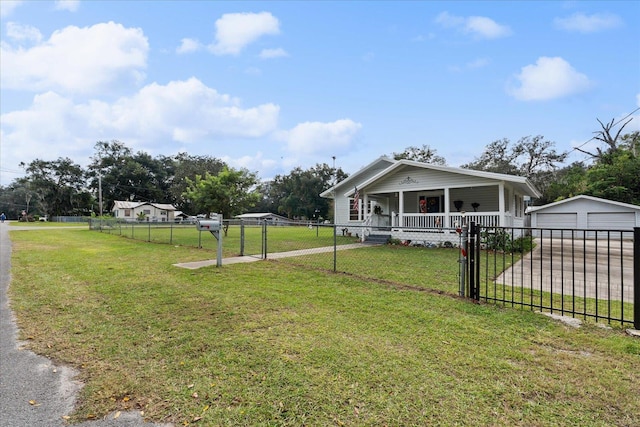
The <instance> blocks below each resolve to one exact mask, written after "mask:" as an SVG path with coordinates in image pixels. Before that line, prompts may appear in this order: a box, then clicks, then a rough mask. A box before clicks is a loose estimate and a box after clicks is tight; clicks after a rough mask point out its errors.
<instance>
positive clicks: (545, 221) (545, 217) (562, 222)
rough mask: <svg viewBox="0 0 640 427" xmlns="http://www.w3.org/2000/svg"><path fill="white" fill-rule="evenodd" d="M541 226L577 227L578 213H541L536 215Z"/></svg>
mask: <svg viewBox="0 0 640 427" xmlns="http://www.w3.org/2000/svg"><path fill="white" fill-rule="evenodd" d="M536 220H537V225H536V227H539V228H565V229H566V228H577V227H578V214H577V213H575V212H572V213H539V214H537V216H536Z"/></svg>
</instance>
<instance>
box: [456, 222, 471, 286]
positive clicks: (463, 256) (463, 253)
mask: <svg viewBox="0 0 640 427" xmlns="http://www.w3.org/2000/svg"><path fill="white" fill-rule="evenodd" d="M468 239H469V226H468V225H467V224H462V247H461V248H460V289H459V291H458V293H459V294H460V296H461V297H463V296H464V293H465V290H466V288H467V279H466V273H467V249H468Z"/></svg>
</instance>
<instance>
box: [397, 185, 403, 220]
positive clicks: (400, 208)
mask: <svg viewBox="0 0 640 427" xmlns="http://www.w3.org/2000/svg"><path fill="white" fill-rule="evenodd" d="M398 211H399V212H398V227H404V191H399V192H398Z"/></svg>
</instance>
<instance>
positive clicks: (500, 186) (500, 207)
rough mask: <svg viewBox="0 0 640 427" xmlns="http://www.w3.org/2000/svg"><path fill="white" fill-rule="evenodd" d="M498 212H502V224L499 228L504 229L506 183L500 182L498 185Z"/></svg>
mask: <svg viewBox="0 0 640 427" xmlns="http://www.w3.org/2000/svg"><path fill="white" fill-rule="evenodd" d="M498 211H499V212H500V224H498V226H499V227H504V225H505V216H504V211H505V203H504V182H500V183H499V184H498Z"/></svg>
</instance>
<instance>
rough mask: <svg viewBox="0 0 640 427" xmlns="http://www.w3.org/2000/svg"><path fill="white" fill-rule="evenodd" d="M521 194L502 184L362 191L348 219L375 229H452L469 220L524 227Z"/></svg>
mask: <svg viewBox="0 0 640 427" xmlns="http://www.w3.org/2000/svg"><path fill="white" fill-rule="evenodd" d="M524 202H525V201H524V197H523V196H522V195H520V194H518V193H517V192H515V191H514V190H513V189H511V188H508V187H506V186H505V185H504V183H499V184H493V185H484V186H482V185H481V186H474V187H444V188H439V189H424V190H414V189H412V190H407V191H403V190H400V191H393V192H373V191H370V192H363V194H362V195H361V197H360V199H359V200H358V207H359V209H354V208H355V206H353V207H352V215H351V219H352V220H353V221H357V222H360V223H361V224H362V225H364V226H368V227H374V228H387V229H389V230H392V229H402V230H404V231H412V230H416V231H417V230H424V229H432V230H434V231H435V230H436V229H441V230H446V229H454V228H456V227H457V226H459V225H461V224H462V223H463V222H464V223H469V222H471V221H473V222H475V223H477V224H479V225H482V226H485V227H523V226H524V211H525V206H524Z"/></svg>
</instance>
